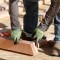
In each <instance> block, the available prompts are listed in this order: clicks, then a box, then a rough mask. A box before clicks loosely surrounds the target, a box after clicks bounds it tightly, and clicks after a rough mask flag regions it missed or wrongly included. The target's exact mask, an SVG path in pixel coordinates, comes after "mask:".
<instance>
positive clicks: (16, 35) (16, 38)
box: [11, 29, 21, 44]
mask: <svg viewBox="0 0 60 60" xmlns="http://www.w3.org/2000/svg"><path fill="white" fill-rule="evenodd" d="M20 38H21V30H20V29H15V30H13V31H12V33H11V39H12V40H13V41H14V44H17V43H18V41H19V40H20Z"/></svg>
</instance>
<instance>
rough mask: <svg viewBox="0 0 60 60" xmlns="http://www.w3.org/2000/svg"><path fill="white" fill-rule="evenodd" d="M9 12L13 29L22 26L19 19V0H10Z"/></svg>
mask: <svg viewBox="0 0 60 60" xmlns="http://www.w3.org/2000/svg"><path fill="white" fill-rule="evenodd" d="M9 14H10V20H11V28H12V30H13V29H18V28H20V24H19V21H18V0H9Z"/></svg>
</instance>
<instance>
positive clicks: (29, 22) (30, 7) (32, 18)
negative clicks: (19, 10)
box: [23, 0, 38, 33]
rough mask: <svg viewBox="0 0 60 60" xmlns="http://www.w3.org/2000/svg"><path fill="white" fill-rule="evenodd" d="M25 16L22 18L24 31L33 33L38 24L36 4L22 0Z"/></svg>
mask: <svg viewBox="0 0 60 60" xmlns="http://www.w3.org/2000/svg"><path fill="white" fill-rule="evenodd" d="M24 7H25V10H26V14H25V16H24V21H23V23H24V31H26V32H28V33H33V31H34V30H35V28H36V27H37V23H38V2H30V1H26V0H24Z"/></svg>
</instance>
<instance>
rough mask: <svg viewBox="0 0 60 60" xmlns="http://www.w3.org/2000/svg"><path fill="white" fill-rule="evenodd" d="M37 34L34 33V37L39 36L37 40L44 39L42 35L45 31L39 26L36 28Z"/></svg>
mask: <svg viewBox="0 0 60 60" xmlns="http://www.w3.org/2000/svg"><path fill="white" fill-rule="evenodd" d="M35 32H36V33H35V35H34V38H37V42H38V41H39V40H41V39H42V37H43V36H44V32H43V31H42V30H40V29H39V28H36V29H35Z"/></svg>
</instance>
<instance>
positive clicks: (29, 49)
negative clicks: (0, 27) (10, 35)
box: [0, 37, 38, 55]
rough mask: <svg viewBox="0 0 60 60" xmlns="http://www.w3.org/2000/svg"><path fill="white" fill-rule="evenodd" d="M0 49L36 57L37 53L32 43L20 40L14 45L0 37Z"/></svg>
mask: <svg viewBox="0 0 60 60" xmlns="http://www.w3.org/2000/svg"><path fill="white" fill-rule="evenodd" d="M0 49H4V50H7V51H13V52H18V53H23V54H28V55H36V54H37V53H38V50H37V47H36V46H35V43H34V42H31V41H26V40H21V41H19V43H18V44H16V45H14V43H13V41H12V40H10V39H7V38H2V37H0Z"/></svg>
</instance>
